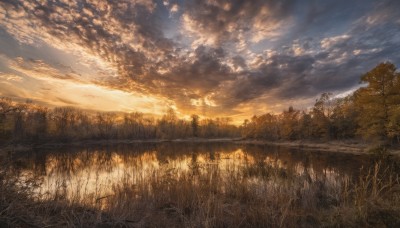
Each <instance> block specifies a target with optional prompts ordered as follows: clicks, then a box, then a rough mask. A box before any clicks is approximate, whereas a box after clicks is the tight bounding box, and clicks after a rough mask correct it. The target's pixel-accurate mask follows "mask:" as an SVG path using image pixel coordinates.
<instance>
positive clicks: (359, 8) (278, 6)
mask: <svg viewBox="0 0 400 228" xmlns="http://www.w3.org/2000/svg"><path fill="white" fill-rule="evenodd" d="M399 7H400V2H399V1H395V0H384V1H379V2H377V1H372V0H367V1H364V0H363V1H361V0H356V1H354V2H348V1H344V0H330V1H324V2H319V1H312V0H309V1H307V0H306V1H299V0H297V1H296V0H283V1H272V0H271V1H265V0H256V1H246V0H239V1H228V0H206V1H198V0H191V1H178V0H169V1H167V0H165V1H151V0H121V1H107V0H96V1H95V0H82V1H69V0H60V1H53V0H48V1H22V0H3V1H1V2H0V54H1V55H0V82H1V83H0V87H1V88H2V93H1V95H2V96H6V95H12V96H20V97H21V98H23V97H27V98H29V96H33V95H34V94H35V91H34V88H38V87H40V86H39V84H40V83H39V82H38V81H43V80H50V81H51V80H55V81H57V83H59V84H60V83H62V82H63V83H65V84H66V85H69V86H71V88H72V87H73V86H72V85H73V84H74V83H75V84H79V85H81V84H82V85H91V86H94V87H95V88H102V89H104V90H110V91H120V93H123V94H124V95H121V96H122V97H125V96H139V97H151V99H156V100H157V102H160V103H163V104H165V106H175V107H176V108H177V110H178V111H179V112H180V113H181V114H190V113H192V112H198V113H200V114H203V115H208V116H215V115H232V116H235V117H238V116H251V115H252V114H255V113H257V112H259V111H280V110H282V109H284V108H285V107H282V105H284V104H288V105H290V104H298V105H299V106H301V107H299V108H304V107H307V106H309V105H310V104H312V101H313V99H314V98H315V97H316V96H318V95H319V94H320V93H322V92H333V93H337V94H338V93H342V92H346V91H348V90H351V89H354V88H355V87H357V86H358V82H359V77H360V75H361V74H362V73H364V72H366V71H368V70H369V69H371V68H372V67H374V66H375V65H376V64H378V63H379V62H381V61H387V60H390V61H392V62H394V63H395V64H397V65H399V64H400V56H399V55H398V53H399V51H400V46H399V45H398V43H400V13H399V12H400V11H398V8H399ZM10 83H11V84H12V85H13V86H14V87H16V89H15V91H19V92H20V93H19V95H18V94H17V92H15V91H14V92H13V91H11V90H10V89H9V88H7V89H6V86H7V85H10ZM35 83H36V84H35ZM29 88H32V90H31V92H30V90H29ZM74 88H75V87H74ZM75 89H76V88H75ZM102 89H99V90H96V89H94V90H96V91H98V92H99V91H101V90H102ZM94 90H93V91H94ZM51 94H52V96H53V97H54V100H56V99H58V101H60V102H61V103H62V102H63V101H64V103H65V104H70V105H77V106H82V104H80V103H79V101H75V100H74V101H70V100H71V99H69V98H68V96H66V97H63V96H64V95H62V94H56V93H53V92H52V93H51ZM113 94H114V95H115V94H117V93H114V92H113ZM127 94H131V95H127ZM114 95H113V96H114ZM38 99H39V98H38ZM40 99H42V98H40ZM139 100H140V99H139ZM75 103H76V104H75ZM100 105H101V104H100ZM124 105H126V104H124ZM134 108H135V107H131V109H134ZM99 109H101V108H100V107H99ZM128 109H129V108H128ZM138 109H140V108H139V106H138ZM124 110H127V109H126V108H125V109H124ZM157 110H158V111H160V110H159V108H158V109H157ZM138 111H141V110H138ZM147 111H148V110H147Z"/></svg>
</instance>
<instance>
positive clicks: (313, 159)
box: [22, 144, 362, 204]
mask: <svg viewBox="0 0 400 228" xmlns="http://www.w3.org/2000/svg"><path fill="white" fill-rule="evenodd" d="M38 153H39V154H41V155H43V154H44V156H43V159H42V160H40V159H38V160H34V159H33V158H31V157H27V158H25V159H26V160H27V161H26V163H27V164H31V165H27V166H26V167H25V168H24V169H23V170H22V171H23V172H22V173H24V174H25V175H28V174H31V175H36V176H38V177H40V178H42V179H43V183H42V184H41V186H39V187H38V188H37V189H36V192H37V193H38V194H39V196H40V197H42V198H47V197H49V198H57V197H59V196H66V197H67V199H68V200H70V201H71V202H74V201H75V202H81V201H82V200H85V199H91V200H92V201H91V202H87V203H89V204H93V203H96V202H93V200H94V201H96V199H97V200H100V199H101V198H102V197H107V196H109V195H113V194H114V193H115V191H116V189H118V187H119V186H124V187H129V188H132V190H135V188H137V186H148V187H147V188H146V189H140V190H138V191H149V192H150V193H149V194H151V191H152V190H151V186H150V185H151V183H152V181H157V182H168V181H170V182H174V181H177V180H179V179H180V178H188V177H190V178H191V180H192V182H193V183H195V184H200V183H201V180H200V179H199V178H201V176H202V175H219V176H220V177H221V178H222V180H227V181H229V178H232V177H235V178H236V177H237V178H242V179H243V178H244V175H245V172H250V174H251V173H252V174H251V175H250V176H247V177H246V178H247V179H246V181H247V183H248V185H251V186H252V187H253V186H254V187H255V188H257V189H258V188H259V191H261V192H262V191H267V189H265V188H266V187H265V186H266V183H267V184H269V183H270V181H271V180H270V179H269V178H267V177H266V176H263V175H264V174H265V173H264V174H263V172H276V173H279V175H280V176H282V177H287V176H290V175H297V176H300V177H301V178H303V179H301V178H300V180H304V182H305V184H306V182H307V181H316V180H319V179H321V178H323V179H324V180H325V181H328V182H329V183H331V184H333V185H336V184H337V182H338V180H339V177H346V178H348V177H349V176H351V175H353V173H351V172H349V170H348V168H349V167H347V166H348V163H340V162H339V163H337V164H335V163H332V162H331V161H330V158H329V156H328V155H326V154H305V153H303V152H301V153H300V152H299V151H294V152H293V151H290V150H289V149H284V148H279V149H278V148H272V147H256V146H238V145H233V146H232V145H219V144H215V145H214V144H213V145H203V144H195V145H193V144H157V145H133V146H122V147H116V148H94V149H91V148H88V149H69V150H67V151H62V150H61V149H60V151H59V152H50V153H49V152H45V151H42V152H38ZM350 158H351V157H346V158H343V160H346V161H348V162H349V161H350V162H351V161H352V160H351V159H350ZM336 159H337V157H336ZM361 160H362V159H361ZM355 161H360V159H356V160H354V164H351V166H352V169H353V170H357V169H358V168H359V167H360V166H361V164H360V163H357V162H355ZM32 163H33V164H32ZM41 166H44V170H45V173H42V172H38V173H35V169H37V167H41ZM39 170H40V168H39ZM224 183H225V182H224ZM224 183H221V184H222V185H223V184H224ZM225 184H226V183H225ZM274 184H276V183H274ZM136 190H137V189H136ZM136 190H135V191H136ZM139 193H140V192H139Z"/></svg>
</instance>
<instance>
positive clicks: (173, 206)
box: [0, 162, 400, 227]
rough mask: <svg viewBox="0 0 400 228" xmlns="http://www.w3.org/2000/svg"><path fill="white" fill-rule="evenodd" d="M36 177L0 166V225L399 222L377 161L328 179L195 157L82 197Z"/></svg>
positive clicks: (398, 189) (389, 175) (398, 185)
mask: <svg viewBox="0 0 400 228" xmlns="http://www.w3.org/2000/svg"><path fill="white" fill-rule="evenodd" d="M2 167H5V166H2ZM38 184H40V179H35V178H25V179H24V180H22V179H21V178H20V175H19V174H17V173H15V172H11V171H8V170H7V169H3V170H1V173H0V193H1V194H0V227H3V226H4V227H7V225H8V226H10V227H375V226H379V227H400V180H399V174H398V172H396V170H393V169H392V167H390V166H386V165H383V164H382V163H375V165H374V166H373V167H371V168H370V169H368V171H366V172H364V175H361V176H360V178H359V179H357V180H351V179H349V178H338V179H335V180H334V181H332V180H331V179H329V177H327V176H325V177H319V178H315V177H312V175H310V174H308V173H302V174H296V173H292V172H289V171H288V170H285V169H283V168H279V167H274V166H271V165H268V164H265V163H262V162H260V163H256V164H252V165H246V166H242V167H238V166H227V167H226V168H225V170H221V168H220V167H219V166H218V165H215V164H213V163H207V164H196V163H193V164H191V165H190V169H189V170H187V171H184V172H183V171H179V172H178V170H176V168H173V167H166V168H161V169H157V170H153V171H152V172H151V173H150V174H149V175H148V177H147V178H142V179H138V180H137V181H135V183H133V182H132V181H131V179H129V178H126V179H125V180H124V181H122V182H120V183H118V184H114V185H113V186H111V189H112V194H109V195H101V194H87V195H85V197H81V196H79V195H78V194H76V195H73V194H72V195H71V194H70V193H68V192H66V189H65V186H64V187H63V183H62V181H61V182H60V185H59V186H58V188H59V189H57V193H58V194H52V195H48V196H44V195H40V194H37V193H35V192H33V190H32V189H34V186H35V185H38ZM79 187H81V188H82V189H83V188H85V186H79Z"/></svg>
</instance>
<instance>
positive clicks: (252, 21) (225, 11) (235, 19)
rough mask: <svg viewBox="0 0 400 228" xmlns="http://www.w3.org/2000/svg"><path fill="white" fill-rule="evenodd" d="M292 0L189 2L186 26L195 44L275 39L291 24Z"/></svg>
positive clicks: (212, 0) (184, 25)
mask: <svg viewBox="0 0 400 228" xmlns="http://www.w3.org/2000/svg"><path fill="white" fill-rule="evenodd" d="M292 2H293V1H290V0H284V1H263V0H257V1H251V2H250V1H226V0H216V1H215V0H208V1H198V0H195V1H191V2H189V3H187V4H186V5H185V12H184V14H183V15H182V26H183V28H184V29H185V31H186V32H189V33H190V34H192V35H193V37H194V42H193V44H194V45H195V46H197V45H198V44H208V45H216V46H218V45H223V44H224V43H226V42H233V43H236V44H239V45H240V44H241V43H243V42H244V43H247V42H249V41H250V42H259V41H261V40H263V39H274V38H276V37H278V36H279V35H280V34H281V30H282V28H283V27H284V26H288V23H289V20H290V11H291V7H292V5H293V4H292Z"/></svg>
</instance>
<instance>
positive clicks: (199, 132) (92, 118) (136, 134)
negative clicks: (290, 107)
mask: <svg viewBox="0 0 400 228" xmlns="http://www.w3.org/2000/svg"><path fill="white" fill-rule="evenodd" d="M239 136H240V131H239V127H237V126H235V125H233V124H232V119H231V118H215V119H209V118H205V119H200V117H199V116H198V115H192V116H191V118H190V120H185V119H180V118H178V116H177V113H176V112H175V111H174V110H173V109H171V108H170V109H168V111H167V112H166V113H165V114H164V115H163V116H162V117H161V118H159V119H156V118H154V117H149V116H145V115H144V114H143V113H140V112H133V113H124V114H121V113H115V112H95V113H94V112H88V111H83V110H80V109H77V108H72V107H57V108H54V109H49V108H46V107H41V106H38V105H34V104H32V103H30V102H28V103H17V102H13V101H12V100H11V99H9V98H0V139H1V141H3V142H45V141H71V140H90V139H138V140H139V139H178V138H189V137H201V138H225V137H229V138H233V137H239Z"/></svg>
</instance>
